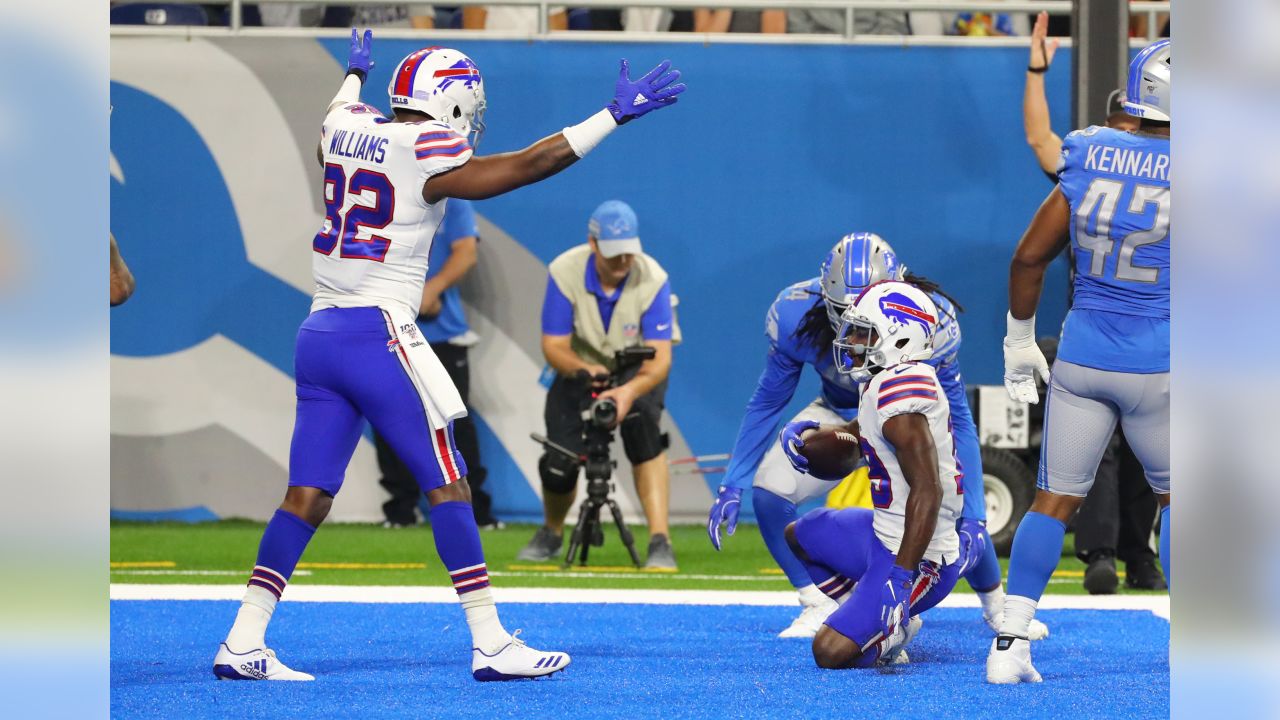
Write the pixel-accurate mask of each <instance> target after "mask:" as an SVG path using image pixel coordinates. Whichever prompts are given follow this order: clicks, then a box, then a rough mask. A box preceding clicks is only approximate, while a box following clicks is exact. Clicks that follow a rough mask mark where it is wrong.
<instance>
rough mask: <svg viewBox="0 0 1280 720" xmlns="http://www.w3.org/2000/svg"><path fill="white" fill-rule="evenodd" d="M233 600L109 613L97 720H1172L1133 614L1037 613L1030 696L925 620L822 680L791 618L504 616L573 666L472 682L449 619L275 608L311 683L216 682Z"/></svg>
mask: <svg viewBox="0 0 1280 720" xmlns="http://www.w3.org/2000/svg"><path fill="white" fill-rule="evenodd" d="M237 607H238V603H233V602H203V601H200V602H197V601H113V602H112V603H111V716H112V717H114V718H136V717H165V718H171V717H183V718H189V719H192V720H196V719H199V718H227V717H249V716H253V717H269V718H280V719H282V720H283V719H284V718H327V717H363V718H386V717H418V718H421V717H445V716H448V717H473V718H488V717H516V716H519V717H530V718H560V717H587V718H601V717H662V718H674V717H723V718H728V717H748V716H751V717H766V716H769V717H817V716H819V715H825V716H840V717H853V718H858V717H861V718H876V719H879V718H897V717H910V718H914V719H917V720H918V719H920V718H930V719H932V718H982V717H989V718H997V717H1017V718H1019V719H1021V718H1031V717H1044V718H1068V717H1090V718H1101V717H1106V718H1130V717H1132V718H1152V717H1168V715H1169V662H1168V647H1169V623H1168V622H1167V621H1165V620H1163V619H1161V618H1158V617H1156V616H1155V615H1152V614H1151V613H1149V612H1144V611H1101V610H1057V611H1045V612H1042V613H1040V615H1039V616H1040V617H1041V618H1043V619H1044V621H1045V622H1046V623H1048V624H1049V626H1050V628H1051V630H1052V633H1053V634H1052V636H1051V637H1050V638H1049V639H1048V640H1045V641H1042V642H1038V643H1035V644H1034V646H1033V657H1034V659H1035V661H1036V666H1037V668H1038V669H1039V670H1040V672H1041V673H1042V674H1043V675H1044V680H1045V681H1044V683H1043V684H1042V685H1037V686H1016V687H994V686H989V685H987V684H985V682H984V681H983V677H984V662H985V659H986V655H987V649H988V646H989V645H990V637H991V636H990V634H989V633H988V631H987V628H986V626H985V625H984V624H983V623H982V621H981V619H980V618H979V615H978V611H977V610H976V609H971V608H964V609H961V608H937V609H934V610H932V611H930V612H929V613H927V614H926V615H925V616H924V620H925V623H924V628H923V629H922V630H921V632H920V635H919V636H918V637H917V638H916V640H915V642H914V643H912V645H911V647H910V651H909V652H910V655H911V660H912V663H911V664H910V665H908V666H904V667H899V668H895V669H885V670H869V671H865V670H864V671H855V670H848V671H838V672H836V671H822V670H818V669H817V668H815V667H814V665H813V661H812V659H811V656H810V654H809V643H808V642H807V641H804V640H779V639H777V638H775V637H774V634H775V633H777V632H778V630H779V629H780V628H783V627H786V625H787V623H788V622H790V621H791V619H792V617H793V616H794V614H795V611H794V610H793V609H792V608H784V607H744V606H729V607H715V606H684V605H678V606H672V605H588V604H581V605H579V604H564V605H534V604H506V605H503V606H501V608H500V611H501V613H502V619H503V623H504V624H505V625H506V626H507V628H508V629H512V630H514V629H515V628H521V627H523V628H527V630H526V632H525V633H524V636H526V639H527V640H528V641H529V642H530V644H532V645H533V646H534V647H538V648H544V649H554V650H564V651H566V652H568V653H570V654H571V655H572V656H573V665H572V666H571V667H570V668H569V669H568V670H567V671H566V672H564V673H562V674H558V675H555V676H552V677H551V678H548V679H543V680H537V681H519V682H512V683H477V682H475V681H473V680H472V679H471V672H470V670H471V666H470V652H469V650H470V647H469V645H470V642H469V635H468V633H467V628H466V625H465V623H464V622H463V619H462V612H461V610H459V609H458V608H457V607H456V606H454V605H443V604H422V605H395V604H352V603H300V602H294V603H289V602H285V603H281V605H280V608H279V609H278V610H277V611H276V617H275V621H274V622H273V623H272V627H271V630H270V631H269V632H268V640H269V641H270V642H271V643H272V645H273V646H274V647H275V648H276V650H277V651H279V652H280V655H281V659H282V660H284V662H285V663H286V664H288V665H289V666H291V667H293V668H295V669H298V670H302V671H305V672H309V673H312V674H314V675H315V676H316V681H315V682H312V683H263V682H219V681H217V680H216V679H215V678H214V676H213V673H212V670H211V668H212V662H213V655H214V653H215V652H216V651H217V649H218V643H219V642H220V641H221V640H222V638H223V636H224V635H225V634H226V631H227V628H228V627H229V626H230V624H231V621H232V619H233V618H234V617H235V613H236V608H237Z"/></svg>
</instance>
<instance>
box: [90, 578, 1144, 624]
mask: <svg viewBox="0 0 1280 720" xmlns="http://www.w3.org/2000/svg"><path fill="white" fill-rule="evenodd" d="M243 594H244V587H243V586H241V585H177V584H174V585H142V584H132V583H112V585H111V599H112V600H239V599H240V597H241V596H242V595H243ZM285 594H286V595H288V596H289V597H288V598H285V599H286V600H292V601H295V602H353V603H455V602H457V601H458V599H457V598H458V596H457V595H456V594H455V593H454V591H453V589H452V588H448V587H422V586H389V585H384V586H361V585H290V586H289V587H288V588H287V589H286V590H285ZM493 595H494V598H495V599H496V600H497V601H498V602H504V603H592V604H611V603H630V604H639V605H757V606H784V607H794V606H795V605H796V594H795V593H794V592H792V591H773V590H616V589H597V588H512V587H506V588H502V587H495V588H494V589H493ZM941 607H978V597H977V596H976V595H973V594H970V593H957V594H955V595H951V596H949V597H948V598H947V599H945V600H943V601H942V604H941ZM1040 608H1041V609H1044V610H1147V611H1150V612H1152V613H1155V614H1156V615H1158V616H1160V617H1162V618H1165V619H1168V617H1169V597H1168V596H1167V595H1046V596H1045V597H1044V599H1043V600H1042V601H1041V602H1040Z"/></svg>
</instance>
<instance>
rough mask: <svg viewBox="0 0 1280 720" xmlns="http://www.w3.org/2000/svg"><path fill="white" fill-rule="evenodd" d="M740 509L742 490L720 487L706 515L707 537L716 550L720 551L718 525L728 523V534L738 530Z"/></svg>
mask: <svg viewBox="0 0 1280 720" xmlns="http://www.w3.org/2000/svg"><path fill="white" fill-rule="evenodd" d="M741 509H742V488H736V487H724V486H723V485H722V486H720V494H719V495H717V496H716V501H715V504H713V505H712V506H711V512H710V514H708V515H707V535H708V536H709V537H710V538H711V544H712V545H714V546H715V548H716V550H719V549H720V524H721V523H725V522H727V523H729V528H728V529H729V534H730V535H732V534H733V531H734V530H737V529H738V511H739V510H741Z"/></svg>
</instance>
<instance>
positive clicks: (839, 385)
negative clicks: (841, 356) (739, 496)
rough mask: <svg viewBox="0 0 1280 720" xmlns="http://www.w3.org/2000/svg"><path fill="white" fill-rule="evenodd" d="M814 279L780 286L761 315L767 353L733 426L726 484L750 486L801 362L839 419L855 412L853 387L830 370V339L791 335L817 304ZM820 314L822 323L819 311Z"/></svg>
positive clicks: (818, 289) (788, 399)
mask: <svg viewBox="0 0 1280 720" xmlns="http://www.w3.org/2000/svg"><path fill="white" fill-rule="evenodd" d="M820 280H821V279H820V278H811V279H809V280H805V281H803V282H798V283H796V284H794V285H791V286H790V287H787V288H785V289H784V290H783V291H782V292H780V293H778V297H777V299H775V300H774V301H773V305H771V306H770V307H769V314H768V315H767V316H766V318H765V335H766V336H767V337H768V338H769V353H768V355H767V356H766V357H765V366H764V372H763V373H761V374H760V380H759V381H758V382H757V383H756V389H755V392H754V393H752V394H751V400H749V401H748V402H747V413H746V415H745V416H744V417H743V418H742V426H741V427H740V428H739V429H738V439H737V441H736V442H735V443H734V446H733V456H732V458H730V460H729V467H728V469H727V470H726V471H725V477H724V482H723V484H724V485H726V486H729V487H740V488H747V487H750V486H751V481H752V479H753V478H754V477H755V474H756V468H758V467H759V466H760V461H761V460H762V459H763V458H764V454H765V452H766V451H767V450H768V449H769V447H770V446H771V445H773V443H774V441H775V440H776V439H777V432H778V421H779V420H780V419H781V417H782V411H783V409H784V408H785V407H786V406H787V403H789V402H791V397H792V396H793V395H794V394H795V392H796V386H797V385H798V384H799V383H800V373H801V371H802V370H804V366H805V365H810V366H812V367H813V369H814V370H816V371H817V372H818V375H819V377H820V378H821V379H822V399H823V401H824V402H825V403H826V404H827V406H828V407H830V408H831V409H832V410H833V411H835V412H836V413H837V414H838V415H840V417H842V418H844V419H845V420H852V419H853V418H855V417H857V415H858V385H857V383H855V382H853V381H852V380H850V379H849V377H848V376H847V375H841V374H840V373H839V371H837V370H836V366H835V358H834V357H833V356H832V354H831V345H830V343H816V342H813V341H811V340H803V341H802V340H800V339H799V338H797V337H796V330H797V329H798V328H799V327H800V325H801V323H802V322H803V320H804V316H805V314H806V313H808V312H809V311H810V310H811V309H813V308H814V307H816V306H818V304H819V303H821V302H822V286H821V282H820ZM823 318H824V321H825V318H826V314H825V312H824V314H823Z"/></svg>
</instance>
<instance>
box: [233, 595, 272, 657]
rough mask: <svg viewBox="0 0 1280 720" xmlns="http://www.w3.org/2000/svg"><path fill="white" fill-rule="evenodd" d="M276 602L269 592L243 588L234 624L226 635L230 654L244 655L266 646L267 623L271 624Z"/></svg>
mask: <svg viewBox="0 0 1280 720" xmlns="http://www.w3.org/2000/svg"><path fill="white" fill-rule="evenodd" d="M277 602H278V600H277V599H276V596H275V595H273V594H272V593H271V592H270V591H269V590H266V589H264V588H260V587H258V586H256V585H250V586H249V587H247V588H245V591H244V599H243V600H242V601H240V611H239V612H238V613H236V622H235V624H234V625H232V626H231V632H229V633H227V647H228V648H230V649H231V652H235V653H246V652H249V651H250V650H257V649H259V648H265V647H266V646H267V640H266V635H267V623H269V622H271V615H272V613H274V612H275V611H276V603H277Z"/></svg>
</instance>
